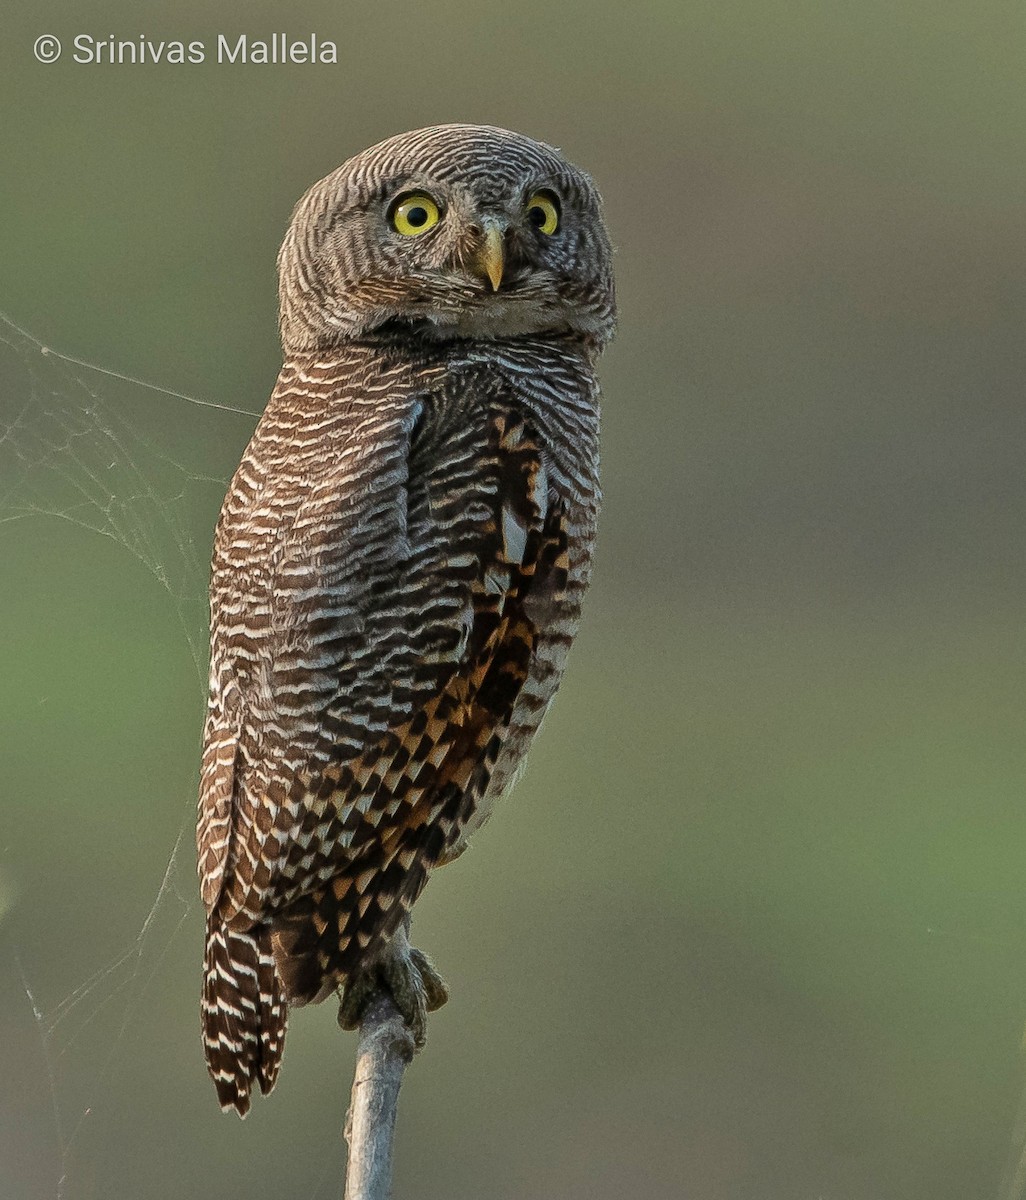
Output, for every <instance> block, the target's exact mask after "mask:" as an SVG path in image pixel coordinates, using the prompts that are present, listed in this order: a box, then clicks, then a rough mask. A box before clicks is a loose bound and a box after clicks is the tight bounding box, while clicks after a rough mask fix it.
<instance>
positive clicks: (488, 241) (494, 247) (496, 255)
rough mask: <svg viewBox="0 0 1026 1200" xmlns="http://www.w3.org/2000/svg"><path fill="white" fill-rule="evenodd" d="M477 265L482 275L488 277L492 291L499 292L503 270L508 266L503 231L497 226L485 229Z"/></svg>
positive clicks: (489, 226)
mask: <svg viewBox="0 0 1026 1200" xmlns="http://www.w3.org/2000/svg"><path fill="white" fill-rule="evenodd" d="M476 264H477V267H478V268H479V270H480V271H481V273H482V275H486V276H487V277H488V279H489V281H490V282H491V285H492V291H493V292H497V291H498V290H499V284H500V283H502V270H503V267H504V266H505V265H506V251H505V247H504V246H503V242H502V230H501V229H500V228H499V227H498V226H497V225H488V226H487V227H486V228H485V237H484V241H483V242H482V243H481V249H480V250H479V251H478V252H477V258H476Z"/></svg>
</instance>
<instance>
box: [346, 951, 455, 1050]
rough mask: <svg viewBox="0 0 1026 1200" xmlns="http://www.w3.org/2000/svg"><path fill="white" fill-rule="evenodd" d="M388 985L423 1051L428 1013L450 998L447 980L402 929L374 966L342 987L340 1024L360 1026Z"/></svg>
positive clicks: (396, 1004)
mask: <svg viewBox="0 0 1026 1200" xmlns="http://www.w3.org/2000/svg"><path fill="white" fill-rule="evenodd" d="M382 986H384V987H386V988H387V989H388V991H389V992H390V993H391V996H392V999H393V1000H394V1001H395V1006H396V1008H397V1009H398V1010H399V1012H400V1013H401V1014H402V1017H403V1020H404V1021H405V1022H406V1024H407V1025H408V1026H409V1028H410V1032H411V1033H412V1034H413V1040H414V1043H415V1044H416V1046H417V1049H418V1050H419V1049H420V1048H421V1047H422V1046H423V1045H424V1042H425V1041H426V1040H427V1015H428V1013H429V1012H434V1011H435V1009H438V1008H441V1007H442V1005H443V1004H444V1003H445V1002H446V1000H448V999H449V989H448V988H447V987H446V985H445V980H444V979H443V978H442V977H441V975H439V974H438V972H437V971H436V970H435V968H434V965H433V964H432V962H431V960H430V959H429V958H428V956H427V955H426V954H424V953H423V952H422V951H420V950H415V949H413V947H412V946H410V944H409V942H408V941H407V940H406V935H405V932H404V931H400V933H398V934H397V935H396V936H395V937H393V939H392V940H391V942H389V943H388V946H387V947H386V949H385V951H384V952H383V953H382V954H381V956H380V957H379V958H378V959H377V960H376V961H375V962H374V963H372V964H371V965H370V966H368V967H367V968H365V969H364V970H361V971H358V972H356V973H354V974H353V975H351V976H350V977H349V978H348V979H347V980H346V983H345V985H344V987H343V990H342V999H341V1002H340V1004H339V1009H338V1023H339V1025H340V1026H341V1027H342V1028H343V1029H357V1028H359V1025H360V1022H361V1020H362V1019H363V1014H364V1013H365V1012H366V1010H367V1005H368V1004H369V1003H370V1001H371V999H372V998H373V997H374V996H375V995H376V994H377V993H378V992H379V991H380V990H381V988H382Z"/></svg>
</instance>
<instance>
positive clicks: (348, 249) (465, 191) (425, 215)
mask: <svg viewBox="0 0 1026 1200" xmlns="http://www.w3.org/2000/svg"><path fill="white" fill-rule="evenodd" d="M278 266H279V276H280V293H281V330H282V342H283V344H284V347H285V350H286V352H289V351H304V350H316V349H323V348H326V347H330V346H331V345H332V344H337V343H338V342H339V341H342V340H348V339H352V338H356V337H360V336H363V335H366V334H369V333H372V332H374V331H379V330H384V331H390V330H395V331H397V332H402V333H404V334H412V335H415V336H423V337H429V338H434V339H437V338H447V337H449V338H451V337H475V338H480V337H486V338H487V337H492V338H496V337H516V336H525V335H543V334H550V333H551V334H577V335H580V336H583V337H585V338H587V339H588V340H590V341H591V342H593V343H595V344H596V345H598V346H601V345H602V344H604V343H605V342H606V341H607V340H608V339H609V337H610V336H611V334H612V328H613V321H614V298H613V279H612V265H611V252H610V247H609V239H608V237H607V235H606V231H605V227H604V225H603V223H602V215H601V209H600V201H599V197H598V193H597V192H596V190H595V187H594V185H593V184H592V182H591V180H590V179H589V178H588V176H587V175H585V174H584V173H583V172H582V171H579V170H578V169H577V168H576V167H574V166H572V165H571V164H570V163H568V162H566V160H565V159H564V158H563V157H562V156H561V155H560V154H559V152H558V151H556V150H554V149H553V148H552V147H551V146H547V145H545V144H544V143H542V142H536V141H533V140H532V139H530V138H526V137H523V136H522V135H520V134H516V133H511V132H509V131H507V130H504V129H496V128H492V127H490V126H480V125H440V126H433V127H431V128H428V129H420V130H416V131H414V132H412V133H406V134H401V135H399V136H398V137H395V138H390V139H389V140H388V141H386V142H382V143H381V144H380V145H378V146H374V147H372V148H371V149H369V150H365V151H364V152H363V153H362V154H359V155H357V156H356V157H355V158H352V159H350V160H349V161H348V162H347V163H344V164H343V165H342V166H341V167H339V168H338V170H337V171H334V172H333V173H332V174H331V175H328V176H327V177H326V178H325V179H322V180H321V181H320V182H319V183H317V184H315V185H314V186H313V187H312V188H311V189H310V191H309V192H307V194H306V195H305V196H304V197H303V199H302V200H301V201H300V202H299V204H298V205H297V206H296V210H295V212H294V213H293V217H292V223H291V225H290V228H289V231H288V233H287V235H286V237H285V241H284V243H283V245H282V248H281V253H280V255H279V258H278Z"/></svg>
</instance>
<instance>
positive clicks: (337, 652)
mask: <svg viewBox="0 0 1026 1200" xmlns="http://www.w3.org/2000/svg"><path fill="white" fill-rule="evenodd" d="M610 258H611V256H610V248H609V242H608V239H607V236H606V232H605V229H604V227H603V223H602V216H601V211H600V202H599V197H598V194H597V192H596V191H595V188H594V186H593V184H592V183H591V180H590V179H589V178H588V177H587V176H586V175H585V174H584V173H583V172H581V171H579V170H577V169H576V168H575V167H573V166H572V165H570V164H569V163H568V162H567V161H566V160H565V159H564V158H563V157H562V156H561V155H560V154H559V152H558V151H556V150H554V149H553V148H552V147H550V146H547V145H544V144H543V143H541V142H536V141H533V140H531V139H530V138H527V137H523V136H521V135H520V134H516V133H510V132H508V131H506V130H503V129H496V128H492V127H489V126H476V125H442V126H435V127H432V128H429V129H420V130H417V131H416V132H413V133H405V134H401V135H400V136H398V137H394V138H391V139H389V140H388V141H385V142H382V143H381V144H380V145H377V146H374V147H372V148H371V149H369V150H365V151H364V152H363V153H362V154H358V155H357V156H356V157H355V158H352V159H350V160H349V161H348V162H346V163H344V164H343V165H342V166H341V167H339V168H338V170H336V171H334V172H333V173H332V174H330V175H328V176H327V177H326V178H325V179H322V180H321V181H320V182H319V183H317V184H314V186H313V187H312V188H311V189H310V191H309V192H307V194H306V195H305V196H304V197H303V199H302V200H300V202H299V204H298V205H297V206H296V209H295V212H294V213H293V216H292V221H291V224H290V226H289V229H288V232H287V234H286V237H285V241H284V243H283V245H282V248H281V252H280V254H279V256H278V270H279V291H280V301H281V338H282V346H283V350H284V365H283V366H282V369H281V374H280V375H279V377H278V382H277V385H276V386H275V389H274V392H273V394H272V396H271V399H270V401H269V403H268V405H267V408H266V410H265V411H264V414H263V416H262V417H261V419H260V422H259V424H258V425H257V428H256V431H255V433H254V434H253V438H252V440H251V441H250V443H249V446H248V448H247V449H246V453H245V455H244V456H243V459H242V462H241V464H240V465H239V469H238V470H237V471H236V473H235V476H234V478H233V479H232V482H231V485H230V487H229V490H228V494H227V496H226V498H225V501H224V506H223V508H222V510H221V516H220V520H219V522H218V526H217V533H216V537H215V543H214V555H213V568H212V579H211V585H210V629H211V636H210V701H209V709H208V714H207V720H206V729H205V743H204V753H203V768H202V782H201V794H200V811H199V828H198V845H199V871H200V878H201V882H202V892H203V900H204V904H205V906H206V910H207V930H206V961H205V972H204V986H203V1032H204V1044H205V1049H206V1057H207V1064H208V1066H209V1069H210V1073H211V1075H212V1077H213V1079H214V1083H215V1086H216V1088H217V1094H218V1097H219V1099H220V1101H221V1104H222V1106H223V1107H225V1108H235V1109H236V1110H237V1111H238V1112H239V1113H240V1114H244V1113H245V1112H246V1111H247V1109H248V1108H249V1103H250V1093H251V1091H252V1089H253V1086H254V1084H259V1086H260V1088H261V1090H262V1091H264V1092H267V1091H269V1090H270V1089H271V1087H273V1085H274V1081H275V1078H276V1076H277V1074H278V1068H279V1064H280V1062H281V1054H282V1046H283V1042H284V1037H285V1021H286V1007H287V1006H288V1005H299V1004H306V1003H316V1002H317V1001H319V1000H322V999H324V998H325V997H326V996H328V995H329V994H330V993H331V992H333V991H335V990H336V989H341V991H342V1006H341V1011H340V1021H341V1023H342V1024H343V1025H344V1026H346V1027H347V1028H348V1027H353V1026H355V1025H356V1024H357V1023H358V1022H359V1019H360V1015H361V1013H362V1010H363V1008H364V1006H365V1004H366V1002H367V1000H368V998H369V996H370V995H371V994H372V993H373V991H374V989H375V988H376V987H378V986H381V985H382V984H384V985H386V986H387V987H388V988H389V989H390V990H391V992H392V994H393V996H394V997H395V1000H396V1004H397V1005H398V1007H399V1009H400V1010H401V1011H402V1013H403V1015H404V1017H405V1019H406V1020H407V1022H408V1023H409V1025H410V1026H411V1028H412V1030H413V1032H414V1035H415V1037H416V1039H417V1041H418V1043H419V1042H421V1041H423V1036H424V1025H425V1014H426V1012H427V1010H429V1009H432V1008H436V1007H438V1006H439V1005H440V1004H442V1003H443V1002H444V1001H445V998H446V992H445V986H444V984H443V983H442V981H441V979H440V978H439V977H438V975H437V974H436V973H435V971H434V968H433V967H432V966H431V964H430V962H429V961H428V960H427V958H425V956H424V955H422V954H420V953H419V952H418V951H416V950H414V949H412V948H411V947H410V944H409V941H408V940H407V935H408V931H409V912H410V908H411V906H412V905H413V902H414V901H415V900H416V899H417V897H418V896H419V895H420V892H421V890H422V889H423V887H424V884H425V883H426V882H427V878H428V875H429V873H430V872H431V871H432V870H433V869H434V868H435V867H437V866H440V865H442V864H444V863H446V862H449V861H451V860H452V859H453V858H455V857H456V856H457V855H458V854H459V853H460V851H461V849H462V848H463V846H464V845H465V842H466V838H467V836H468V835H469V834H470V833H471V832H472V831H473V830H474V829H475V828H476V827H477V826H478V825H480V824H481V822H482V821H483V820H484V819H485V817H486V816H487V814H488V811H489V809H490V807H491V805H492V803H493V801H494V800H495V798H496V797H497V796H499V795H501V794H502V793H503V792H504V791H506V790H507V789H508V788H509V787H510V785H511V784H512V782H513V780H514V778H515V776H516V774H517V770H518V768H519V767H520V766H521V765H522V763H523V761H524V756H525V755H526V753H527V749H528V745H529V744H530V741H531V738H532V737H533V735H534V733H535V731H536V730H537V729H538V726H539V725H540V724H541V721H542V717H543V716H544V714H545V710H546V709H547V708H548V705H549V702H550V701H551V700H552V697H553V694H554V692H555V690H556V686H557V684H558V683H559V678H560V675H561V674H562V671H563V665H564V661H565V659H566V655H567V650H568V648H569V646H570V642H571V640H572V638H573V636H574V633H575V631H576V628H577V623H578V617H579V614H580V608H581V599H582V596H583V593H584V590H585V587H586V585H587V582H588V577H589V573H590V560H591V549H592V540H593V536H594V530H595V517H596V512H597V508H598V502H599V488H598V475H597V472H598V447H597V442H598V391H597V386H596V382H595V375H594V365H595V360H596V358H597V357H598V354H599V352H600V351H601V349H602V347H603V346H604V345H605V343H606V342H607V341H608V340H609V338H610V337H611V335H612V331H613V322H614V299H613V279H612V269H611V261H610Z"/></svg>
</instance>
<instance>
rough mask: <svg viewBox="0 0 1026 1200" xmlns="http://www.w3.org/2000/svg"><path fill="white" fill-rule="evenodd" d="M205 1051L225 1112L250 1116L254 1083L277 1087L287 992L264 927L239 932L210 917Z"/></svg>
mask: <svg viewBox="0 0 1026 1200" xmlns="http://www.w3.org/2000/svg"><path fill="white" fill-rule="evenodd" d="M202 1013H203V1048H204V1052H205V1054H206V1058H207V1069H208V1070H209V1072H210V1077H211V1079H213V1081H214V1087H215V1088H216V1089H217V1098H218V1100H219V1101H220V1102H221V1107H222V1108H223V1109H225V1110H227V1109H232V1108H234V1109H235V1111H236V1112H237V1113H238V1114H239V1116H240V1117H244V1116H245V1115H246V1113H247V1112H248V1111H249V1101H250V1092H251V1091H252V1088H253V1084H254V1083H259V1085H260V1090H261V1091H262V1092H264V1093H267V1092H269V1091H270V1090H271V1088H273V1087H274V1083H275V1080H276V1079H277V1078H278V1069H279V1067H280V1066H281V1056H282V1050H283V1048H284V1045H285V1027H286V1023H287V1019H288V1017H287V1009H286V1003H285V993H284V991H283V990H282V985H281V981H280V980H279V978H278V974H277V971H276V970H275V967H274V956H273V955H272V954H271V934H270V930H269V929H268V928H267V927H266V926H257V927H256V928H254V929H251V930H247V931H246V932H245V933H239V932H237V931H236V930H233V929H228V928H227V927H226V926H225V925H224V924H222V922H221V920H220V919H219V918H218V917H217V916H215V915H213V914H210V915H208V916H207V944H206V957H205V960H204V969H203V1004H202Z"/></svg>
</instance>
